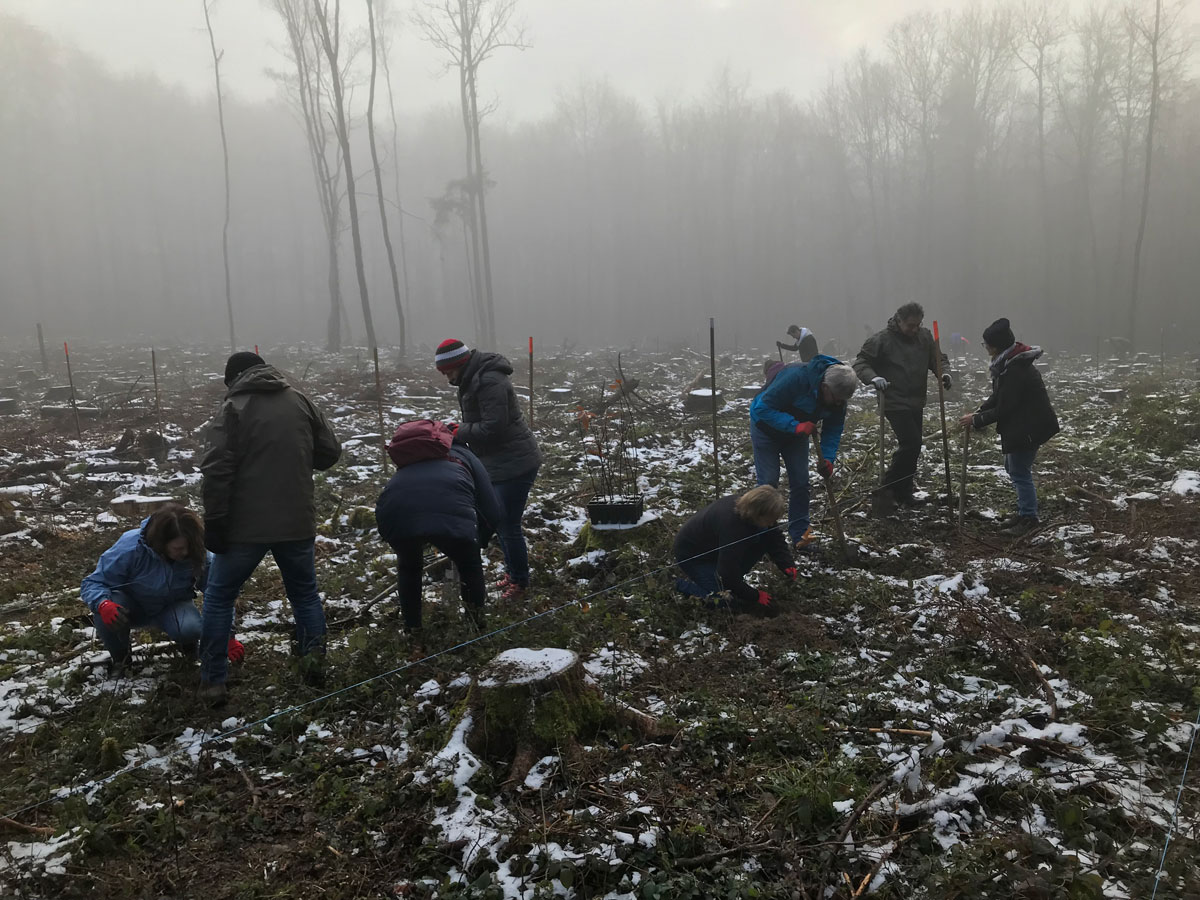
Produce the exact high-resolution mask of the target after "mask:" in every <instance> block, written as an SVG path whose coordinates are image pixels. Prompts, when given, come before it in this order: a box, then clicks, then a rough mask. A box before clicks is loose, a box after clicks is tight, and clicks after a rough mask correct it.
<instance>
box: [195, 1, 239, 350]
mask: <svg viewBox="0 0 1200 900" xmlns="http://www.w3.org/2000/svg"><path fill="white" fill-rule="evenodd" d="M201 3H202V5H203V6H204V26H205V27H206V28H207V29H208V45H209V47H210V48H211V49H212V58H213V77H214V78H215V79H216V82H217V123H218V124H219V125H220V127H221V159H222V160H223V161H224V164H225V221H224V224H223V225H222V226H221V258H222V259H223V260H224V262H225V311H226V313H227V314H228V316H229V352H230V353H233V352H234V351H236V350H237V337H236V336H235V334H234V329H233V288H232V286H231V283H230V278H229V142H228V141H227V140H226V138H225V104H224V101H223V100H222V99H221V57H223V56H224V55H225V54H224V53H218V52H217V42H216V39H215V38H214V37H213V29H212V20H211V19H210V18H209V15H208V3H209V0H201Z"/></svg>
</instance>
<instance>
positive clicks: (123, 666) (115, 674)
mask: <svg viewBox="0 0 1200 900" xmlns="http://www.w3.org/2000/svg"><path fill="white" fill-rule="evenodd" d="M131 674H133V654H131V653H127V654H125V655H124V656H122V657H120V658H119V659H113V658H110V659H109V660H108V677H109V678H127V677H128V676H130V675H131Z"/></svg>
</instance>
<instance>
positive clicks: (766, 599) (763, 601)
mask: <svg viewBox="0 0 1200 900" xmlns="http://www.w3.org/2000/svg"><path fill="white" fill-rule="evenodd" d="M758 605H759V606H770V605H771V595H770V594H768V593H767V592H766V591H759V592H758Z"/></svg>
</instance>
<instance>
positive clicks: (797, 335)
mask: <svg viewBox="0 0 1200 900" xmlns="http://www.w3.org/2000/svg"><path fill="white" fill-rule="evenodd" d="M787 333H788V337H790V338H791V339H792V341H793V343H791V344H785V343H784V342H783V341H776V342H775V346H776V347H778V348H779V349H780V350H781V351H783V350H790V351H791V352H792V353H799V354H800V361H801V362H811V361H812V358H813V357H814V356H816V355H817V352H818V351H817V336H816V335H815V334H813V333H812V332H811V331H809V330H808V329H807V328H801V327H800V326H799V325H789V326H788V330H787Z"/></svg>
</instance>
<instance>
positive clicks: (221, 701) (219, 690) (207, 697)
mask: <svg viewBox="0 0 1200 900" xmlns="http://www.w3.org/2000/svg"><path fill="white" fill-rule="evenodd" d="M196 698H197V699H198V700H199V701H200V702H201V703H203V704H204V705H205V706H207V707H209V708H210V709H216V708H217V707H219V706H224V705H225V701H226V700H228V699H229V689H228V688H226V687H225V682H223V681H205V680H204V679H203V678H201V679H200V687H199V689H197V691H196Z"/></svg>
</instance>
